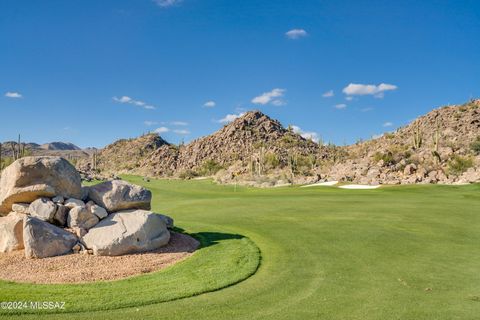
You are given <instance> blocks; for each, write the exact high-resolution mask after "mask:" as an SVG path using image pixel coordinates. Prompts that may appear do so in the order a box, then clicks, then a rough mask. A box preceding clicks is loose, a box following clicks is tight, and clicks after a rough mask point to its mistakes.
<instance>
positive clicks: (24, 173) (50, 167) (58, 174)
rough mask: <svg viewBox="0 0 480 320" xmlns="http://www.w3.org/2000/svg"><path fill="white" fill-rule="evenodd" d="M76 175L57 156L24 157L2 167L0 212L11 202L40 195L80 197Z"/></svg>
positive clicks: (69, 165) (4, 210)
mask: <svg viewBox="0 0 480 320" xmlns="http://www.w3.org/2000/svg"><path fill="white" fill-rule="evenodd" d="M81 188H82V187H81V180H80V174H79V173H78V172H77V170H76V169H75V168H74V167H73V166H72V165H71V164H70V163H69V162H68V161H67V160H65V159H63V158H60V157H25V158H21V159H19V160H17V161H15V162H14V163H12V164H11V165H10V166H8V167H7V168H5V169H4V170H3V172H2V176H1V178H0V215H5V214H8V213H9V212H10V210H11V209H12V205H13V204H14V203H22V202H26V203H31V202H33V201H35V200H36V199H38V198H40V197H54V196H57V195H60V196H62V197H64V198H81V197H82V189H81Z"/></svg>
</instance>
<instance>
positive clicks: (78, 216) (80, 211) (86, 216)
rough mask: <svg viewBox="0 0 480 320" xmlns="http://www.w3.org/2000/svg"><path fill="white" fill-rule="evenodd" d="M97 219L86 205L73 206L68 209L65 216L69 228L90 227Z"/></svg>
mask: <svg viewBox="0 0 480 320" xmlns="http://www.w3.org/2000/svg"><path fill="white" fill-rule="evenodd" d="M98 221H99V219H98V217H97V216H96V215H94V214H93V213H92V212H90V211H89V210H88V209H87V208H86V207H74V208H72V209H70V212H69V213H68V216H67V225H68V227H69V228H82V229H86V230H88V229H90V228H91V227H93V226H94V225H96V224H97V223H98Z"/></svg>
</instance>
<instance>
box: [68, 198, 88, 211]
mask: <svg viewBox="0 0 480 320" xmlns="http://www.w3.org/2000/svg"><path fill="white" fill-rule="evenodd" d="M64 205H65V207H67V208H68V209H72V208H74V207H85V202H83V201H82V200H78V199H73V198H70V199H67V201H65V203H64Z"/></svg>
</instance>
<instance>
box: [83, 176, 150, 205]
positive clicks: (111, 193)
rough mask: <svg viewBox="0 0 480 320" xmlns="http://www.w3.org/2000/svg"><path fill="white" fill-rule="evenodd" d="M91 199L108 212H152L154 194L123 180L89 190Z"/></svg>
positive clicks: (106, 183) (95, 186)
mask: <svg viewBox="0 0 480 320" xmlns="http://www.w3.org/2000/svg"><path fill="white" fill-rule="evenodd" d="M88 190H89V193H88V195H89V197H90V199H91V200H93V201H94V202H95V203H96V204H97V205H99V206H101V207H103V208H105V209H106V210H107V211H108V212H115V211H119V210H127V209H144V210H150V202H151V200H152V193H151V192H150V190H147V189H145V188H144V187H141V186H137V185H134V184H131V183H128V182H126V181H122V180H113V181H106V182H103V183H100V184H97V185H94V186H91V187H90V188H89V189H88Z"/></svg>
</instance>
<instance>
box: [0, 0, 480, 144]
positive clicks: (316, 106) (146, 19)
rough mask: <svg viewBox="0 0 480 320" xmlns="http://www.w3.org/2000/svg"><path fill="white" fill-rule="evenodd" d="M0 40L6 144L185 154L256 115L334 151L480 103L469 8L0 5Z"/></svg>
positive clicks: (407, 4) (441, 4) (17, 1)
mask: <svg viewBox="0 0 480 320" xmlns="http://www.w3.org/2000/svg"><path fill="white" fill-rule="evenodd" d="M0 41H1V46H0V64H1V65H0V67H1V68H0V94H1V96H0V140H2V141H4V140H12V139H15V137H16V136H17V134H18V133H21V134H22V136H23V137H24V140H26V141H36V142H40V143H43V142H48V141H70V142H73V143H75V144H78V145H80V146H82V147H87V146H97V147H101V146H104V145H106V144H108V143H111V142H113V141H114V140H116V139H118V138H128V137H135V136H137V135H140V134H142V133H144V132H148V131H153V130H157V131H158V132H160V133H161V135H162V137H164V138H165V139H167V140H168V141H172V142H179V141H181V140H182V139H184V141H186V142H188V141H191V140H193V139H195V138H197V137H200V136H203V135H207V134H210V133H212V132H214V131H215V130H217V129H219V128H221V127H222V126H223V125H224V123H225V121H226V120H228V119H232V118H234V117H235V115H239V114H241V113H242V112H245V111H246V110H252V109H259V110H261V111H263V112H265V113H266V114H268V115H270V116H272V117H273V118H277V119H279V120H280V121H281V122H282V123H283V124H284V125H289V124H291V125H294V126H296V127H298V130H299V131H300V132H302V133H303V134H305V135H308V134H310V135H316V136H317V137H320V138H321V139H322V140H324V141H331V142H334V143H337V144H344V143H352V142H355V141H356V140H357V139H359V138H364V139H365V138H369V137H371V136H372V135H376V134H379V133H382V132H384V131H389V130H394V129H395V128H397V127H399V126H402V125H404V124H406V123H407V122H408V121H410V120H411V119H413V118H415V117H417V116H418V115H421V114H424V113H426V112H428V111H430V110H431V109H433V108H435V107H438V106H440V105H445V104H453V103H462V102H465V101H467V100H468V99H470V98H471V97H479V96H480V62H479V58H480V2H479V1H282V0H279V1H250V0H242V1H227V0H224V1H221V0H183V1H178V0H158V1H152V0H115V1H113V0H102V1H96V0H90V1H88V0H82V1H74V0H72V1H64V0H48V1H34V0H32V1H22V0H0ZM222 120H224V121H223V122H222Z"/></svg>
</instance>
